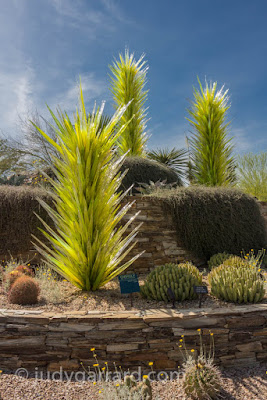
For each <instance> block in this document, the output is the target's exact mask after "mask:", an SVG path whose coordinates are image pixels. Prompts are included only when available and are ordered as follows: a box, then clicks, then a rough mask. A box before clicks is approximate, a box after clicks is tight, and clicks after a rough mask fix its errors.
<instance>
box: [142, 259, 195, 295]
mask: <svg viewBox="0 0 267 400" xmlns="http://www.w3.org/2000/svg"><path fill="white" fill-rule="evenodd" d="M201 283H202V275H201V273H200V272H199V270H198V269H197V268H196V267H195V266H194V265H192V264H191V263H184V264H178V265H177V264H165V265H162V266H159V267H156V268H155V269H154V270H153V271H152V272H150V274H149V275H148V276H147V279H146V282H145V284H144V285H143V286H141V294H142V295H143V296H144V297H146V298H148V299H150V300H159V301H168V300H169V297H168V289H169V288H171V290H172V292H173V294H174V296H175V300H176V301H183V300H188V299H195V298H196V294H195V293H194V286H195V285H201Z"/></svg>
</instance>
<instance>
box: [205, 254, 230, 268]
mask: <svg viewBox="0 0 267 400" xmlns="http://www.w3.org/2000/svg"><path fill="white" fill-rule="evenodd" d="M231 257H233V254H228V253H226V252H223V253H217V254H214V255H213V256H212V257H211V258H210V259H209V261H208V266H209V269H212V268H215V267H218V266H219V265H221V264H222V263H223V262H224V261H226V260H228V259H229V258H231Z"/></svg>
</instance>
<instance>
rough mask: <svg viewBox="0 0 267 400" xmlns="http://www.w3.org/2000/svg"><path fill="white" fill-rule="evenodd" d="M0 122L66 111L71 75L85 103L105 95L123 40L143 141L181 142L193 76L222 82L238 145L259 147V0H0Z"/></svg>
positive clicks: (262, 46) (264, 86) (266, 137)
mask: <svg viewBox="0 0 267 400" xmlns="http://www.w3.org/2000/svg"><path fill="white" fill-rule="evenodd" d="M0 6H1V8H0V39H1V40H0V49H1V51H0V89H1V94H0V130H1V131H2V132H3V133H4V134H5V135H6V136H11V135H17V136H18V135H21V133H20V129H19V116H20V117H22V118H26V117H27V115H29V113H31V112H32V111H33V110H35V109H38V111H39V112H40V113H41V114H42V115H44V116H45V117H47V111H46V108H45V104H46V103H47V104H49V106H51V107H52V108H53V109H55V108H56V106H57V105H59V106H60V107H61V108H62V109H65V110H66V111H68V112H70V113H71V112H72V111H73V110H74V109H75V107H76V105H77V94H78V90H77V83H78V81H79V77H81V79H82V85H83V89H84V94H85V98H86V103H87V106H88V110H90V109H91V108H92V107H93V105H94V102H95V101H96V102H97V104H100V102H101V101H102V100H106V112H107V113H112V110H113V108H112V97H111V94H110V92H109V89H108V87H109V76H108V74H109V68H108V65H109V64H111V63H112V60H113V59H114V57H115V58H116V57H117V56H118V54H119V52H124V49H125V46H127V47H129V49H130V51H133V52H135V55H136V58H139V57H140V55H141V54H142V53H145V54H146V60H147V62H148V65H149V70H148V75H147V78H148V83H147V88H148V89H149V94H148V102H147V105H148V107H149V109H148V116H149V118H150V120H149V121H148V124H147V130H148V133H149V134H150V135H151V137H150V139H149V142H148V146H149V147H150V148H155V147H166V146H168V147H172V146H176V147H184V146H185V136H186V135H188V134H189V130H190V127H189V123H188V122H187V121H186V119H185V117H186V115H187V114H186V108H187V107H188V106H189V100H190V99H192V87H193V85H197V76H199V77H200V79H201V81H202V82H203V81H204V80H205V78H206V79H207V80H208V81H209V80H216V81H218V85H219V86H222V85H223V84H225V87H226V88H227V89H229V94H230V100H231V110H230V112H229V119H230V120H231V121H232V122H231V126H230V132H229V133H230V134H231V135H232V136H234V138H235V139H234V140H235V143H236V148H235V149H236V152H238V153H244V152H248V151H253V152H258V151H261V150H266V149H267V65H266V64H267V23H266V21H267V1H266V0H255V1H251V0H231V1H229V0H224V1H219V0H201V1H200V0H165V1H160V0H143V1H140V0H135V1H128V0H0Z"/></svg>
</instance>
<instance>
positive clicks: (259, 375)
mask: <svg viewBox="0 0 267 400" xmlns="http://www.w3.org/2000/svg"><path fill="white" fill-rule="evenodd" d="M266 368H267V365H265V366H262V367H258V368H245V369H244V368H242V369H233V368H231V369H228V370H224V371H223V392H222V394H221V398H222V399H225V400H266V399H267V375H266ZM152 385H153V394H154V395H156V394H157V395H159V396H160V399H161V400H175V399H177V400H182V399H183V400H185V399H186V397H185V396H184V393H183V390H182V387H181V382H177V381H173V382H166V381H165V382H161V383H159V382H156V383H153V384H152ZM99 390H100V387H99V386H98V385H93V384H92V383H88V382H76V383H74V382H51V381H48V380H36V379H25V378H20V377H17V376H14V375H7V374H4V375H2V377H1V385H0V393H1V396H2V400H26V399H27V400H28V399H30V400H37V399H38V400H51V399H56V400H100V398H101V397H100V395H99ZM107 400H108V399H107Z"/></svg>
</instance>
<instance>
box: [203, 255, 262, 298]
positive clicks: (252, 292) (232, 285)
mask: <svg viewBox="0 0 267 400" xmlns="http://www.w3.org/2000/svg"><path fill="white" fill-rule="evenodd" d="M208 280H209V283H210V286H211V294H212V295H214V296H216V297H217V298H218V299H221V300H225V301H230V302H233V303H258V302H259V301H261V300H262V299H263V297H264V294H265V289H264V280H263V278H262V276H261V274H260V269H257V268H255V267H253V266H252V265H250V264H249V263H248V262H246V261H245V260H242V259H240V257H232V258H230V259H229V260H226V261H225V262H224V263H223V264H222V265H220V266H219V267H217V268H213V270H212V271H211V272H210V273H209V275H208Z"/></svg>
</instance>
